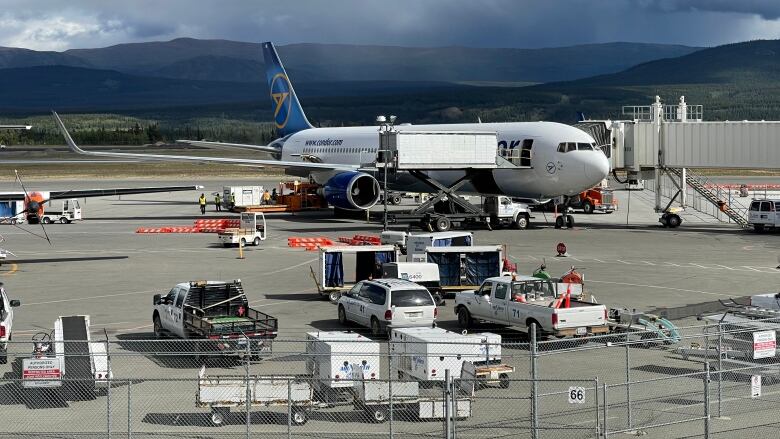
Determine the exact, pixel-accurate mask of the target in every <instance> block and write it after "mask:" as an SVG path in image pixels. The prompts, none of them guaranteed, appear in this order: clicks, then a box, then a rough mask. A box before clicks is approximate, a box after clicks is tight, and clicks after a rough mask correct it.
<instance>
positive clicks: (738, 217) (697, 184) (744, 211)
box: [666, 168, 748, 228]
mask: <svg viewBox="0 0 780 439" xmlns="http://www.w3.org/2000/svg"><path fill="white" fill-rule="evenodd" d="M666 171H667V172H669V173H670V174H673V175H676V176H677V177H682V170H681V169H679V168H666ZM685 182H686V183H687V184H688V186H690V187H692V188H693V190H695V191H696V192H697V193H699V194H700V195H701V196H702V197H704V198H705V199H706V200H707V201H709V202H710V203H712V204H713V205H715V206H716V207H718V209H720V211H721V212H723V213H724V214H726V216H728V217H729V218H731V220H732V221H734V222H735V223H737V224H739V225H740V226H741V227H743V228H747V227H748V220H747V215H748V208H747V207H746V206H744V205H743V204H742V203H740V202H739V201H737V200H735V199H734V198H732V199H731V201H730V202H729V201H728V200H723V199H721V198H719V197H718V194H717V193H716V192H713V191H712V189H710V187H712V186H715V185H714V184H713V183H711V182H710V180H708V179H707V178H706V177H704V176H702V175H698V174H695V173H693V172H691V170H690V169H686V171H685ZM682 190H685V189H684V188H683V189H682Z"/></svg>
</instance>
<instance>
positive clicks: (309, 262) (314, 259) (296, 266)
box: [259, 258, 317, 275]
mask: <svg viewBox="0 0 780 439" xmlns="http://www.w3.org/2000/svg"><path fill="white" fill-rule="evenodd" d="M315 261H317V258H313V259H309V260H307V261H303V262H301V263H300V264H295V265H290V266H289V267H285V268H280V269H278V270H274V271H268V272H265V273H259V274H260V275H267V274H275V273H281V272H282V271H288V270H292V269H293V268H298V267H300V266H302V265H306V264H311V263H312V262H315ZM307 275H308V273H307Z"/></svg>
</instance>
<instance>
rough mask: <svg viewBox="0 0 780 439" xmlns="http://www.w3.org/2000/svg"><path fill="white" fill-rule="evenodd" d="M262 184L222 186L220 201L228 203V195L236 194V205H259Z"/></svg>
mask: <svg viewBox="0 0 780 439" xmlns="http://www.w3.org/2000/svg"><path fill="white" fill-rule="evenodd" d="M263 191H264V189H263V186H223V187H222V202H223V203H225V205H228V204H229V203H230V195H231V194H234V195H235V196H236V206H259V205H260V204H261V203H262V196H263Z"/></svg>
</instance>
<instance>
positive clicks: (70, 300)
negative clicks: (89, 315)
mask: <svg viewBox="0 0 780 439" xmlns="http://www.w3.org/2000/svg"><path fill="white" fill-rule="evenodd" d="M155 291H159V290H146V291H132V292H130V293H117V294H103V295H100V296H88V297H75V298H73V299H59V300H48V301H46V302H33V303H22V306H33V305H49V304H52V303H64V302H78V301H83V300H91V299H104V298H106V297H119V296H131V295H134V294H149V293H154V292H155Z"/></svg>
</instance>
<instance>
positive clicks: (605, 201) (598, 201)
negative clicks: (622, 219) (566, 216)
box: [569, 187, 618, 214]
mask: <svg viewBox="0 0 780 439" xmlns="http://www.w3.org/2000/svg"><path fill="white" fill-rule="evenodd" d="M569 206H570V207H572V208H574V209H582V211H583V212H584V213H586V214H591V213H593V212H604V213H612V212H614V211H616V210H617V208H618V206H617V200H615V196H614V193H613V192H612V189H607V188H602V187H594V188H591V189H588V190H586V191H584V192H581V193H580V194H579V195H577V196H576V197H573V198H572V199H571V200H570V204H569Z"/></svg>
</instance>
